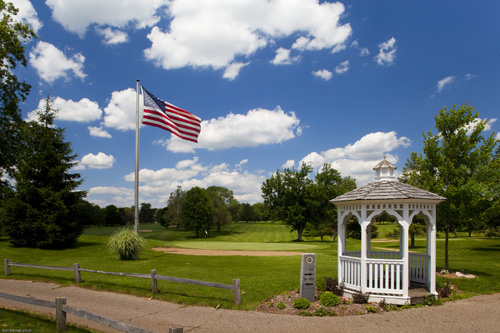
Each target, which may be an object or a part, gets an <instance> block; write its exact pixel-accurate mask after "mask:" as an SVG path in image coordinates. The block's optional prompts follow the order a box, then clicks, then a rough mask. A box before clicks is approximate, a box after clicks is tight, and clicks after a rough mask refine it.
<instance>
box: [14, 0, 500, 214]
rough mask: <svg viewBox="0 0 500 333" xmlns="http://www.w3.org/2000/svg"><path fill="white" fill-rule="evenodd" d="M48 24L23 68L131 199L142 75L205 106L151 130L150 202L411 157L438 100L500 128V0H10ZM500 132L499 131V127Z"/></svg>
mask: <svg viewBox="0 0 500 333" xmlns="http://www.w3.org/2000/svg"><path fill="white" fill-rule="evenodd" d="M13 2H14V4H15V5H16V6H17V7H19V8H20V9H21V11H20V13H19V15H18V16H19V17H20V18H22V19H23V20H25V21H26V22H28V23H29V24H30V25H31V26H32V27H33V28H34V29H35V30H36V32H37V34H38V36H39V38H38V39H36V40H32V41H30V42H29V43H28V44H27V45H26V55H27V58H28V60H29V62H28V66H27V67H26V68H21V69H18V70H17V72H16V74H17V75H18V76H19V77H21V78H22V79H24V80H25V81H27V82H28V83H30V84H31V85H32V91H31V94H30V96H29V98H28V100H27V101H26V102H25V103H24V104H23V105H22V109H23V115H24V117H25V118H26V119H31V118H32V117H33V114H32V112H33V111H34V110H36V109H37V108H39V106H41V105H42V104H40V103H41V101H42V99H43V98H46V97H47V96H48V94H50V96H51V98H53V99H54V100H55V107H57V108H59V109H60V110H61V111H60V112H59V116H58V119H57V121H56V124H57V126H61V127H64V128H65V129H66V138H67V140H69V141H71V142H72V144H73V148H74V152H75V153H76V154H78V158H77V161H78V162H79V164H78V166H77V167H75V169H76V170H78V172H80V174H81V175H82V177H83V178H84V183H83V185H82V186H81V189H83V190H86V191H88V196H87V200H88V201H90V202H93V203H96V204H99V205H100V206H101V207H104V206H106V205H109V204H115V205H117V206H119V207H123V206H131V205H133V202H134V191H133V188H134V150H135V149H134V147H135V146H134V145H135V131H134V128H135V105H136V97H135V96H136V95H135V84H136V79H139V80H140V82H141V84H142V85H143V86H144V87H146V88H147V89H148V90H149V91H150V92H151V93H153V94H155V95H156V96H157V97H159V98H161V99H163V100H166V101H168V102H170V103H172V104H175V105H177V106H179V107H182V108H184V109H186V110H188V111H190V112H191V113H193V114H195V115H197V116H198V117H200V118H201V119H202V131H201V135H200V137H199V143H198V144H193V143H190V142H187V141H181V140H180V139H177V138H176V137H173V136H172V135H171V134H170V133H169V132H167V131H163V130H161V129H158V128H156V127H150V126H143V127H141V130H140V202H149V203H151V204H152V205H153V207H164V206H165V205H166V201H167V199H168V196H169V194H170V193H171V192H172V191H173V190H174V189H175V188H176V187H177V186H178V185H180V186H182V188H183V189H184V190H188V189H190V188H191V187H193V186H200V187H208V186H212V185H216V186H224V187H227V188H229V189H232V190H233V191H234V194H235V197H236V199H238V200H239V201H240V202H249V203H255V202H259V201H262V198H261V191H260V188H261V185H262V183H263V181H264V180H265V179H266V178H268V177H269V176H270V175H271V174H272V173H274V172H276V170H278V169H280V170H282V169H283V168H285V167H296V168H297V167H299V166H300V163H301V162H302V161H307V162H310V163H312V165H313V166H314V168H315V170H316V171H317V170H318V169H319V168H320V167H321V166H322V165H323V163H331V164H332V166H333V168H335V169H337V170H339V171H340V172H341V174H342V176H351V177H353V178H355V179H356V180H357V184H358V186H361V185H364V184H366V183H368V182H370V181H372V180H373V170H372V168H373V166H375V165H376V164H377V163H378V162H379V161H380V160H381V159H382V157H383V156H384V155H386V156H387V158H388V159H389V160H390V161H391V162H392V163H394V164H395V165H396V166H397V168H398V169H397V171H401V170H402V168H403V166H404V164H405V162H406V160H407V158H408V157H409V155H410V154H411V152H414V151H416V152H421V151H422V133H423V132H427V131H429V130H433V129H434V116H435V115H436V114H437V113H438V112H439V110H440V109H441V108H442V107H443V106H448V107H451V106H452V105H453V104H457V105H460V104H462V103H466V102H467V103H469V105H472V106H474V107H475V110H476V111H478V112H479V113H480V117H481V119H488V120H489V126H488V131H487V133H486V134H487V135H490V134H492V133H497V132H498V129H499V122H497V121H496V118H498V117H499V115H500V112H499V105H500V89H499V88H500V43H499V42H500V41H499V36H500V35H499V32H500V21H499V20H498V13H500V2H498V1H493V0H491V1H487V0H485V1H477V2H472V1H425V0H424V1H414V2H408V1H354V0H353V1H343V2H328V1H319V2H318V1H315V0H170V1H167V0H141V1H124V0H107V1H102V0H86V1H73V0H45V1H31V2H30V1H28V0H15V1H13ZM495 135H496V137H497V138H500V137H499V136H498V134H495Z"/></svg>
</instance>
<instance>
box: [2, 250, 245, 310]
mask: <svg viewBox="0 0 500 333" xmlns="http://www.w3.org/2000/svg"><path fill="white" fill-rule="evenodd" d="M4 265H5V275H7V276H9V275H11V271H10V268H11V267H12V266H14V267H31V268H41V269H51V270H59V271H73V274H74V277H75V282H76V283H80V282H81V281H82V276H81V272H87V273H97V274H107V275H119V276H129V277H136V278H145V279H151V289H152V291H153V294H155V293H157V292H158V280H163V281H170V282H178V283H187V284H193V285H197V286H203V287H212V288H219V289H227V290H232V291H233V295H234V303H235V304H236V305H241V291H240V279H233V284H232V285H230V284H223V283H216V282H207V281H199V280H191V279H185V278H179V277H173V276H166V275H159V274H157V272H156V269H153V270H151V274H137V273H121V272H105V271H97V270H93V269H86V268H81V267H80V264H78V263H76V264H73V267H57V266H42V265H31V264H21V263H15V262H10V261H9V259H4Z"/></svg>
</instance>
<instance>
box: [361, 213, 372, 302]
mask: <svg viewBox="0 0 500 333" xmlns="http://www.w3.org/2000/svg"><path fill="white" fill-rule="evenodd" d="M363 217H364V221H363V222H362V223H361V274H360V278H361V283H360V286H361V292H362V293H366V291H367V289H368V285H367V283H366V282H367V279H368V274H367V271H366V267H367V265H366V254H367V252H368V231H367V230H368V225H369V223H370V222H369V221H366V212H365V211H363Z"/></svg>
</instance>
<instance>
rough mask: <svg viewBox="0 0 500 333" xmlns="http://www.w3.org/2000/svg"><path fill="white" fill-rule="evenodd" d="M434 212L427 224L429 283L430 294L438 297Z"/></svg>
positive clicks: (434, 211)
mask: <svg viewBox="0 0 500 333" xmlns="http://www.w3.org/2000/svg"><path fill="white" fill-rule="evenodd" d="M435 208H436V207H435V206H434V210H433V211H432V219H431V220H430V221H429V222H430V223H428V224H427V255H428V256H429V260H428V263H427V274H428V277H427V281H428V288H429V293H431V294H434V295H437V292H436V210H435Z"/></svg>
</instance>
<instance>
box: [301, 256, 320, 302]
mask: <svg viewBox="0 0 500 333" xmlns="http://www.w3.org/2000/svg"><path fill="white" fill-rule="evenodd" d="M315 284H316V253H302V260H301V265H300V297H302V298H307V299H308V300H309V301H311V302H314V293H315Z"/></svg>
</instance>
